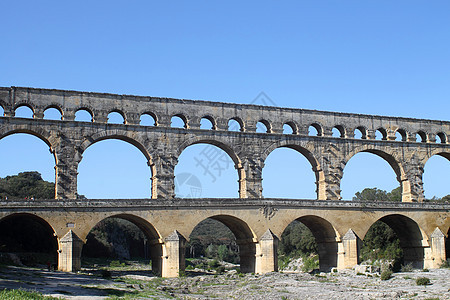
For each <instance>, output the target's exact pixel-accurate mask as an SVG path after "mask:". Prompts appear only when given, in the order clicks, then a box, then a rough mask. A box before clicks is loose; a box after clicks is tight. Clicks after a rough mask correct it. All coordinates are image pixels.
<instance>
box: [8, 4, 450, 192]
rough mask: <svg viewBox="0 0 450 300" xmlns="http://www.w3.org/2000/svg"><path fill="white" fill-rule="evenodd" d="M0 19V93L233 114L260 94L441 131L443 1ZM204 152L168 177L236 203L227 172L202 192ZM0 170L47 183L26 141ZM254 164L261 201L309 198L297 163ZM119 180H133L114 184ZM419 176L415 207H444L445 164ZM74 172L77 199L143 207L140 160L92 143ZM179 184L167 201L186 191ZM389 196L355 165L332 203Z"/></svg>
mask: <svg viewBox="0 0 450 300" xmlns="http://www.w3.org/2000/svg"><path fill="white" fill-rule="evenodd" d="M2 12H3V13H2V17H1V18H0V28H1V29H0V30H1V47H0V66H1V69H0V85H1V86H11V85H14V86H31V87H40V88H57V89H71V90H83V91H96V92H109V93H120V94H138V95H151V96H164V97H175V98H188V99H205V100H212V101H227V102H235V103H250V102H252V101H253V99H254V98H255V97H256V96H257V95H258V94H259V93H260V92H261V91H264V92H265V93H266V94H267V95H268V96H269V97H270V98H271V99H272V100H273V101H274V102H275V103H276V104H277V105H278V106H283V107H297V108H310V109H319V110H330V111H343V112H356V113H368V114H380V115H393V116H406V117H415V118H429V119H440V120H449V114H450V55H449V53H450V2H449V1H245V2H243V1H225V2H224V1H220V2H219V1H164V2H163V1H75V2H68V1H20V0H17V1H5V3H2ZM203 148H204V146H195V147H192V148H188V149H186V152H185V153H183V154H182V155H183V156H182V157H181V159H180V165H179V166H177V170H176V171H177V173H178V174H182V173H190V174H194V177H195V178H196V179H198V182H200V185H201V191H202V194H201V195H202V196H229V197H235V196H237V183H236V180H237V176H236V172H235V171H234V169H233V167H232V164H231V166H230V167H227V170H225V171H223V172H222V173H221V174H220V180H217V179H216V181H215V182H213V181H214V180H213V178H212V176H211V174H205V173H204V171H203V170H202V169H201V168H199V167H198V166H197V165H196V163H195V157H197V158H198V157H200V156H201V154H200V153H201V151H203V150H204V149H203ZM41 152H42V153H41ZM25 157H29V158H30V159H25ZM0 160H1V164H0V177H4V176H6V175H11V174H14V173H17V172H20V171H25V170H35V169H36V170H38V171H40V172H41V173H43V176H44V178H46V179H47V180H54V170H53V166H54V162H53V161H52V157H51V155H50V154H49V152H48V151H47V148H46V146H45V145H43V143H41V142H39V141H36V139H34V138H31V137H23V136H19V135H16V136H10V137H8V138H5V139H3V140H1V141H0ZM380 162H381V163H380ZM223 163H224V164H225V165H230V164H229V163H225V160H224V161H223ZM266 165H267V167H266V168H265V169H264V173H263V175H264V178H265V180H264V193H265V194H264V195H265V196H266V197H270V196H277V195H279V196H280V197H297V198H314V197H315V196H314V190H315V187H314V177H313V175H312V171H311V167H310V166H309V165H308V164H307V163H306V160H305V159H304V158H303V157H302V156H301V155H300V154H297V153H295V152H292V151H289V150H285V149H281V150H277V152H274V153H273V154H272V155H271V156H270V157H269V159H268V161H267V162H266ZM368 166H369V167H368ZM127 168H131V169H132V170H133V172H134V173H135V174H136V176H135V177H133V178H130V177H124V176H123V174H124V173H128V172H126V170H127ZM289 169H290V170H291V173H290V178H283V177H281V176H280V173H281V172H284V173H289V172H287V170H289ZM425 170H426V172H425V190H426V196H427V197H432V196H435V195H436V196H439V197H442V196H444V195H447V194H450V189H449V186H450V177H449V174H450V173H449V172H450V163H449V162H448V161H447V160H445V159H440V158H435V159H433V160H432V161H430V164H427V166H426V168H425ZM102 171H103V173H102ZM216 171H217V170H216ZM79 172H80V174H79V192H80V193H81V194H85V195H86V196H88V197H90V198H96V197H126V198H134V197H148V196H149V182H150V179H149V178H150V172H149V170H148V167H147V166H146V162H145V159H144V158H143V156H142V155H141V154H140V153H139V151H137V150H136V149H134V148H133V147H132V146H130V145H128V144H122V142H115V141H105V142H101V143H98V144H95V145H94V146H92V148H90V149H88V150H87V151H86V153H85V155H84V159H83V162H82V163H81V164H80V168H79ZM216 175H217V174H216ZM108 176H111V177H108ZM183 176H185V175H179V176H178V177H177V178H178V179H180V178H185V179H186V178H187V177H183ZM101 178H104V180H102V179H101ZM188 179H189V178H187V179H186V180H185V181H182V183H181V184H178V193H179V195H188V194H189V193H191V192H192V191H194V190H193V189H192V188H188V189H186V188H187V187H190V185H187V183H186V182H191V183H192V181H189V180H188ZM114 180H116V181H114ZM283 181H284V182H287V186H283V184H282V183H283ZM196 182H197V181H196ZM397 184H398V183H397V182H396V179H395V175H394V173H393V171H392V170H391V169H390V168H389V166H388V165H387V164H386V163H384V161H382V160H381V159H379V158H378V157H374V156H371V155H364V154H360V155H358V156H355V158H354V159H352V160H351V161H350V162H349V164H348V166H347V168H346V169H345V173H344V179H343V183H342V190H343V196H344V198H345V199H350V198H351V197H352V196H353V195H354V193H355V192H356V191H359V190H362V189H363V188H364V187H375V186H376V187H379V188H382V189H385V190H390V189H392V188H395V187H396V186H397ZM196 185H198V184H197V183H195V184H194V183H193V186H194V187H195V186H196ZM185 190H187V191H188V192H186V191H185Z"/></svg>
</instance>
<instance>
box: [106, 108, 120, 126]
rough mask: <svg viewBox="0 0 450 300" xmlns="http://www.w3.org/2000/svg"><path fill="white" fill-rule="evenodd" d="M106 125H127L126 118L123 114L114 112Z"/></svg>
mask: <svg viewBox="0 0 450 300" xmlns="http://www.w3.org/2000/svg"><path fill="white" fill-rule="evenodd" d="M106 123H109V124H125V117H124V115H123V113H122V112H119V111H112V112H110V113H109V114H108V121H107V122H106Z"/></svg>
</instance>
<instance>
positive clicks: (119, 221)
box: [82, 214, 163, 275]
mask: <svg viewBox="0 0 450 300" xmlns="http://www.w3.org/2000/svg"><path fill="white" fill-rule="evenodd" d="M99 234H100V235H101V238H97V235H99ZM110 235H114V237H111V236H110ZM120 238H122V239H125V240H126V245H128V246H129V247H128V249H125V248H124V249H122V248H123V247H111V245H110V243H114V242H116V240H117V239H120ZM86 239H87V240H86V244H85V245H84V246H83V250H82V259H83V258H86V257H102V256H105V255H111V256H112V257H117V256H119V257H120V256H122V258H126V259H127V258H129V257H127V256H128V255H131V254H132V253H134V254H135V255H136V256H138V257H142V258H144V259H149V260H151V262H152V264H151V266H152V267H151V268H152V272H153V273H154V274H155V275H161V266H162V259H161V257H162V252H163V251H162V244H161V243H160V240H161V236H160V234H159V233H158V231H157V230H156V228H155V227H154V226H153V225H152V224H150V223H149V222H147V221H146V220H144V219H143V218H141V217H139V216H136V215H132V214H117V215H112V216H109V217H107V218H105V219H102V220H100V221H99V222H97V223H96V224H95V226H93V227H92V228H91V229H90V231H89V233H88V235H87V237H86ZM109 239H111V240H109ZM128 239H130V241H129V240H128ZM102 242H103V243H102ZM117 248H120V249H117ZM139 248H140V249H139ZM117 250H120V251H117ZM109 251H111V252H112V253H108V252H109ZM105 252H106V253H105ZM114 252H115V253H114Z"/></svg>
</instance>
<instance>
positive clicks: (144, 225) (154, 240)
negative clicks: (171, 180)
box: [82, 214, 163, 275]
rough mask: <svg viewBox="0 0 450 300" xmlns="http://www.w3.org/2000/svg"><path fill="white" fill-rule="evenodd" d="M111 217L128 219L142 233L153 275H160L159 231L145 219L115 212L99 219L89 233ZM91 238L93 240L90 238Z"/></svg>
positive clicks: (160, 240) (88, 238)
mask: <svg viewBox="0 0 450 300" xmlns="http://www.w3.org/2000/svg"><path fill="white" fill-rule="evenodd" d="M113 219H121V220H125V221H128V222H130V223H132V224H134V225H135V226H136V227H137V228H139V230H140V231H141V232H142V233H143V234H144V236H145V238H146V240H145V241H144V244H143V247H144V248H145V249H147V250H148V256H149V258H150V260H151V262H152V272H153V273H154V274H155V275H161V272H162V254H163V249H162V245H163V243H162V239H161V235H160V234H159V232H158V231H157V230H156V228H155V227H154V226H153V225H152V224H150V223H149V222H148V221H146V220H145V219H143V218H141V217H139V216H136V215H132V214H116V215H111V216H108V217H106V218H104V219H102V220H100V221H98V222H97V223H96V224H95V225H94V226H93V227H92V228H91V229H90V230H89V233H91V232H92V231H93V230H94V229H95V228H96V227H97V226H99V224H102V223H104V222H105V221H107V220H113ZM89 233H88V234H87V236H86V244H88V243H89V242H90V235H89ZM91 240H93V239H92V238H91ZM85 248H86V247H85V246H84V247H83V251H84V250H85ZM83 251H82V256H84V255H83Z"/></svg>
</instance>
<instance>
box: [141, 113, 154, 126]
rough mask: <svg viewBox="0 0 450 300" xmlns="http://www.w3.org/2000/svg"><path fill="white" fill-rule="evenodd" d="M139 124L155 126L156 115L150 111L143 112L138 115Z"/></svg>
mask: <svg viewBox="0 0 450 300" xmlns="http://www.w3.org/2000/svg"><path fill="white" fill-rule="evenodd" d="M139 125H141V126H156V115H155V114H153V113H151V112H145V113H143V114H142V115H141V117H140V122H139Z"/></svg>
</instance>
